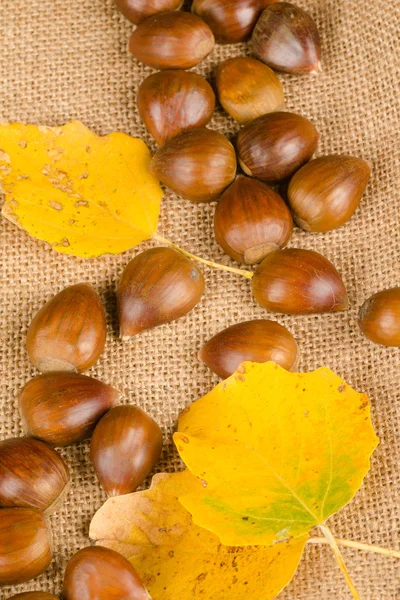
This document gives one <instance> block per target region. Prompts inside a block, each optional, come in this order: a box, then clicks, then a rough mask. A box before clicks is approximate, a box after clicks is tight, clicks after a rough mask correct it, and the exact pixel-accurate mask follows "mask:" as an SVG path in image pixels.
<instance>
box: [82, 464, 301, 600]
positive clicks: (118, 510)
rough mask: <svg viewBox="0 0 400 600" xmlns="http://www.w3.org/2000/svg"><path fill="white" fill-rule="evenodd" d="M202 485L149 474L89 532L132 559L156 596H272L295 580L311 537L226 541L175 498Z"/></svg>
mask: <svg viewBox="0 0 400 600" xmlns="http://www.w3.org/2000/svg"><path fill="white" fill-rule="evenodd" d="M202 492H203V487H202V485H201V484H200V483H199V481H198V480H197V479H196V478H195V477H194V476H193V475H192V474H191V473H190V472H189V471H184V472H182V473H173V474H166V473H163V474H160V475H156V476H155V477H153V483H152V486H151V488H150V489H149V490H146V491H144V492H136V493H134V494H129V495H126V496H119V497H115V498H110V499H109V500H108V501H107V502H106V503H105V505H104V506H103V507H102V508H101V509H100V510H99V511H98V512H97V513H96V515H95V516H94V518H93V520H92V523H91V526H90V533H89V535H90V537H91V539H92V540H95V541H96V543H97V544H99V545H102V546H107V547H108V548H112V549H113V550H116V551H118V552H120V553H121V554H123V555H124V556H125V557H126V558H129V559H130V561H131V562H132V564H133V566H134V567H135V569H136V570H137V571H138V573H139V575H140V576H141V578H142V580H143V582H144V584H145V585H146V587H147V588H148V590H149V592H150V594H151V596H152V598H153V600H177V599H179V600H193V599H196V598H199V599H203V600H245V599H248V600H272V598H275V597H276V595H277V594H278V593H279V592H280V591H281V590H282V589H283V587H285V586H286V585H287V584H288V583H289V581H290V580H291V579H292V577H293V575H294V573H295V571H296V569H297V566H298V564H299V561H300V559H301V556H302V553H303V550H304V546H305V543H306V541H307V539H308V536H303V538H301V539H298V540H296V541H295V542H290V543H282V544H277V545H275V546H273V547H271V548H267V547H265V546H260V547H250V546H247V547H245V548H238V547H236V548H231V547H228V546H223V545H222V544H221V543H220V541H219V539H218V538H217V536H215V535H214V534H212V533H210V532H208V531H206V530H204V529H201V528H200V527H197V526H196V525H194V524H193V521H192V518H191V515H190V513H188V512H187V511H186V510H185V509H184V508H183V506H182V505H181V504H180V503H179V501H178V496H180V495H182V494H188V493H196V494H200V495H201V494H202Z"/></svg>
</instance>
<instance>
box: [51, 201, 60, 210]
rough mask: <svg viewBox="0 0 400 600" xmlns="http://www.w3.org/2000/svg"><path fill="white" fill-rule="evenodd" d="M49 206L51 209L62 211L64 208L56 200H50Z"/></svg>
mask: <svg viewBox="0 0 400 600" xmlns="http://www.w3.org/2000/svg"><path fill="white" fill-rule="evenodd" d="M48 205H49V206H50V208H54V210H62V209H63V208H64V207H63V205H62V204H61V202H57V201H56V200H50V202H49V203H48Z"/></svg>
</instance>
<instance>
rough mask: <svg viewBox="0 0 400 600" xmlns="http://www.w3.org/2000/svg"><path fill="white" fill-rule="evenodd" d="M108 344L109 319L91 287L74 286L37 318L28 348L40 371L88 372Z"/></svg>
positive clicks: (49, 303) (66, 289) (50, 301)
mask: <svg viewBox="0 0 400 600" xmlns="http://www.w3.org/2000/svg"><path fill="white" fill-rule="evenodd" d="M105 343H106V316H105V312H104V308H103V306H102V304H101V301H100V298H99V297H98V295H97V294H96V292H95V291H94V289H93V288H92V286H91V285H88V284H87V283H78V284H77V285H71V286H69V287H67V288H65V289H64V290H62V291H61V292H60V293H58V294H57V295H56V296H54V297H53V298H52V299H51V300H49V301H48V302H47V303H46V304H45V305H44V306H43V307H42V308H41V309H40V310H39V312H38V313H37V314H36V315H35V317H34V318H33V320H32V322H31V324H30V326H29V329H28V333H27V337H26V349H27V351H28V355H29V358H30V360H31V362H32V363H33V364H34V365H35V367H37V368H38V369H39V371H42V372H46V371H79V372H82V371H86V369H89V368H90V367H91V366H92V365H94V363H95V362H96V361H97V359H98V358H99V356H100V355H101V353H102V352H103V350H104V346H105Z"/></svg>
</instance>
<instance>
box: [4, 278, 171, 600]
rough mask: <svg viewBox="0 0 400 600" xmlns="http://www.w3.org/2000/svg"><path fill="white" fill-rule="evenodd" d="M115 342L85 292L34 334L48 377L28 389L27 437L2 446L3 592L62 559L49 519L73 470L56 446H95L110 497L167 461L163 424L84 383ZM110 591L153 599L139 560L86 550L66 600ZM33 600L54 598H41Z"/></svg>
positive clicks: (64, 294) (59, 299)
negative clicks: (54, 549)
mask: <svg viewBox="0 0 400 600" xmlns="http://www.w3.org/2000/svg"><path fill="white" fill-rule="evenodd" d="M105 341H106V315H105V312H104V309H103V306H102V304H101V301H100V298H99V296H98V295H97V294H96V292H95V291H94V289H93V288H92V287H91V286H90V285H88V284H84V283H82V284H77V285H72V286H70V287H67V288H65V289H64V290H62V291H61V292H60V293H58V294H57V295H56V296H54V297H53V298H52V299H50V300H49V301H48V302H47V303H46V304H45V305H44V306H43V307H42V308H41V309H40V310H39V312H38V313H37V314H36V316H35V317H34V318H33V320H32V322H31V324H30V326H29V328H28V332H27V340H26V347H27V352H28V355H29V358H30V360H31V362H32V363H33V365H34V366H35V367H37V368H38V369H39V370H40V371H42V374H41V375H38V376H36V377H34V378H33V379H31V380H30V381H28V383H27V384H26V385H25V387H24V388H23V390H22V391H21V393H20V396H19V399H18V404H19V410H20V414H21V419H22V423H23V428H24V430H25V433H26V436H27V437H21V438H12V439H7V440H3V441H2V442H0V586H1V585H12V584H18V583H23V582H25V581H28V580H30V579H32V578H34V577H36V576H37V575H39V574H40V573H42V572H43V571H44V570H45V569H46V568H47V567H48V566H49V564H50V562H51V560H52V533H51V530H50V526H49V523H48V521H47V515H49V514H50V513H52V512H53V511H54V510H56V509H57V508H58V507H59V506H60V504H61V503H62V501H63V499H64V498H65V496H66V494H67V493H68V490H69V488H70V474H69V469H68V466H67V465H66V463H65V461H64V460H63V458H62V457H61V455H60V454H59V453H58V452H57V451H56V450H55V449H54V446H57V447H62V446H68V445H70V444H74V443H77V442H81V441H83V440H85V439H87V438H89V437H91V445H90V455H91V459H92V462H93V466H94V470H95V472H96V474H97V476H98V479H99V481H100V484H101V485H102V487H103V489H104V490H105V491H106V493H107V494H108V495H109V496H115V495H120V494H127V493H130V492H133V491H134V490H135V489H136V488H137V487H138V486H139V485H140V484H141V483H143V481H144V480H145V478H146V477H147V476H148V474H149V473H150V472H151V471H152V469H153V468H154V466H155V465H156V463H157V462H158V460H159V458H160V456H161V451H162V444H163V441H162V433H161V430H160V427H159V426H158V425H157V423H156V422H155V421H154V420H153V419H152V418H151V417H150V416H149V415H147V414H146V413H145V412H144V411H143V410H141V409H140V408H139V407H137V406H130V405H129V406H125V405H119V406H117V405H116V403H117V402H118V398H119V394H118V392H117V390H116V389H114V388H113V387H111V386H110V385H107V384H105V383H103V382H102V381H99V380H97V379H94V378H92V377H88V376H86V375H83V374H82V372H83V371H86V370H87V369H88V368H89V367H91V366H92V365H93V364H94V363H95V362H96V361H97V360H98V358H99V357H100V355H101V354H102V352H103V350H104V346H105ZM85 582H86V583H85ZM89 584H90V585H91V586H94V585H97V586H98V590H99V594H100V595H97V592H96V590H95V588H94V587H92V588H91V589H89V590H86V588H85V586H87V585H89ZM110 586H112V588H111V589H115V592H118V594H119V595H117V596H116V597H121V598H122V597H124V598H127V599H129V600H146V599H148V598H149V596H148V594H147V592H146V590H145V588H144V587H143V585H142V583H141V581H140V578H139V576H138V575H137V573H136V572H135V570H134V569H133V567H132V566H131V564H130V563H129V561H127V560H126V559H124V558H123V557H122V556H120V555H119V554H117V553H116V552H113V551H111V550H108V549H106V548H100V547H96V548H86V549H85V550H82V551H81V552H80V553H78V554H76V555H75V556H74V557H73V559H72V560H71V562H70V563H69V564H68V567H67V571H66V573H65V581H64V592H63V594H64V598H65V600H78V599H79V600H80V599H81V598H82V594H83V595H84V596H85V597H88V598H102V597H104V598H105V596H102V595H101V594H102V593H103V592H102V590H103V589H104V590H107V589H109V587H110ZM86 592H87V593H86ZM87 594H89V595H87ZM24 597H25V598H27V599H28V600H29V598H31V600H35V598H37V599H39V600H40V598H42V597H43V598H52V596H51V595H43V594H42V593H41V592H37V593H36V592H35V593H34V594H33V595H32V594H31V595H23V596H22V598H24Z"/></svg>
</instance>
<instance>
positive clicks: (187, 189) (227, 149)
mask: <svg viewBox="0 0 400 600" xmlns="http://www.w3.org/2000/svg"><path fill="white" fill-rule="evenodd" d="M236 167H237V163H236V154H235V149H234V147H233V146H232V144H231V143H230V141H229V140H228V139H227V138H226V137H225V136H224V135H222V133H219V132H218V131H213V130H211V129H206V128H205V127H204V128H203V127H202V128H199V129H192V130H190V131H184V132H183V133H181V134H179V135H178V136H176V137H174V138H173V139H172V140H170V141H169V142H167V143H166V144H165V146H163V147H162V148H160V150H159V151H158V152H157V153H156V154H155V155H154V156H153V158H152V161H151V163H150V172H151V173H152V174H153V175H154V176H155V177H157V179H159V180H160V181H162V183H164V184H165V185H166V186H168V187H169V188H170V189H171V190H173V191H174V192H175V193H176V194H180V195H181V196H183V198H186V199H187V200H191V201H192V202H211V201H212V200H215V199H216V198H218V197H219V196H220V195H221V194H222V192H223V191H224V190H225V189H226V188H227V187H228V185H230V184H231V183H232V181H233V180H234V179H235V176H236Z"/></svg>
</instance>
